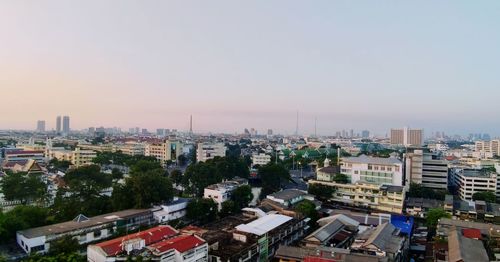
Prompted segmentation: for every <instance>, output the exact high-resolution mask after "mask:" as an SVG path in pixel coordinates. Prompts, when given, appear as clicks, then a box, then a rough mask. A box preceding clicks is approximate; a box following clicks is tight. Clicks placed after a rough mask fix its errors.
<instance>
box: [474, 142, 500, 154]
mask: <svg viewBox="0 0 500 262" xmlns="http://www.w3.org/2000/svg"><path fill="white" fill-rule="evenodd" d="M474 151H475V152H477V153H481V154H485V155H486V156H490V155H491V156H492V157H493V156H500V140H498V139H495V140H490V141H476V143H475V148H474Z"/></svg>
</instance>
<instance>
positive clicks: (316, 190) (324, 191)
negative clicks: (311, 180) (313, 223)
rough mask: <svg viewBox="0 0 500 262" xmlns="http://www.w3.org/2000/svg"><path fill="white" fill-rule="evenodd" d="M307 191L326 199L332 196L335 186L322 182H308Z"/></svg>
mask: <svg viewBox="0 0 500 262" xmlns="http://www.w3.org/2000/svg"><path fill="white" fill-rule="evenodd" d="M307 192H308V193H309V194H312V195H314V196H316V198H317V199H319V200H321V201H328V200H330V199H331V198H332V195H333V193H335V188H334V187H331V186H327V185H322V184H309V186H308V188H307Z"/></svg>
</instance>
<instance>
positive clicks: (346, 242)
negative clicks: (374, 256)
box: [302, 215, 359, 248]
mask: <svg viewBox="0 0 500 262" xmlns="http://www.w3.org/2000/svg"><path fill="white" fill-rule="evenodd" d="M323 221H325V223H320V222H318V223H319V224H320V226H321V227H320V228H318V229H317V230H315V231H314V232H312V233H311V234H309V235H308V236H306V237H305V238H304V239H303V240H302V244H303V245H304V246H306V247H318V246H326V247H336V248H348V247H350V246H351V244H352V243H353V242H354V238H355V236H356V234H357V233H358V230H359V229H358V227H359V222H358V221H356V220H353V219H351V218H349V217H347V216H345V215H336V216H333V217H329V219H328V220H323Z"/></svg>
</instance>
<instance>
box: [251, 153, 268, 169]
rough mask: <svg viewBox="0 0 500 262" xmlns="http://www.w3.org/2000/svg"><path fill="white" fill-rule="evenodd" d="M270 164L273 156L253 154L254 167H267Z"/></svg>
mask: <svg viewBox="0 0 500 262" xmlns="http://www.w3.org/2000/svg"><path fill="white" fill-rule="evenodd" d="M269 162H271V156H270V155H266V154H264V153H260V154H253V155H252V165H253V166H256V165H259V166H265V165H267V164H268V163H269Z"/></svg>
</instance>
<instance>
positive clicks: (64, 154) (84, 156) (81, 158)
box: [46, 147, 97, 168]
mask: <svg viewBox="0 0 500 262" xmlns="http://www.w3.org/2000/svg"><path fill="white" fill-rule="evenodd" d="M46 155H47V158H48V159H54V158H55V159H57V160H60V161H69V162H71V164H72V165H73V166H74V167H77V168H78V167H81V166H86V165H91V164H93V162H92V160H93V159H94V158H96V157H97V153H96V152H95V151H93V150H86V149H80V148H79V147H77V148H75V150H73V151H71V150H66V149H64V148H52V147H50V148H47V151H46Z"/></svg>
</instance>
